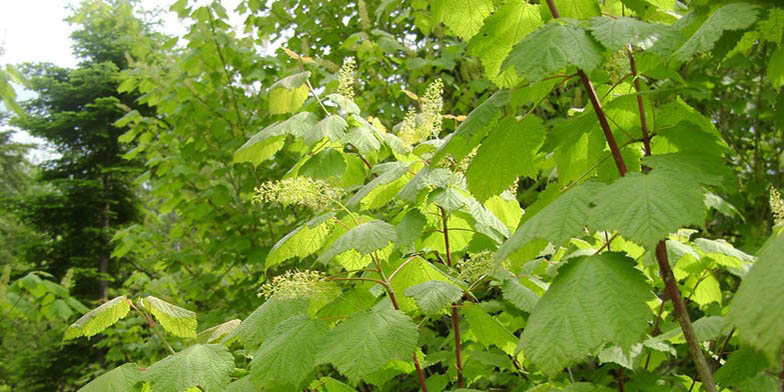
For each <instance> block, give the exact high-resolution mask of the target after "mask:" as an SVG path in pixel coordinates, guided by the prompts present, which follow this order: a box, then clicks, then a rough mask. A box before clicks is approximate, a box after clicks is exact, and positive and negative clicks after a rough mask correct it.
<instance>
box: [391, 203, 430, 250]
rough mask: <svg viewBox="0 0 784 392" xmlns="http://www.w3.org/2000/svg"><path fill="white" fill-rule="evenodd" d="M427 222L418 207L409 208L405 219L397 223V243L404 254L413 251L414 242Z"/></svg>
mask: <svg viewBox="0 0 784 392" xmlns="http://www.w3.org/2000/svg"><path fill="white" fill-rule="evenodd" d="M425 224H427V219H426V218H425V216H424V215H422V213H421V212H419V210H417V209H412V210H409V211H408V212H407V213H406V215H405V216H403V220H401V221H400V223H398V224H397V226H396V227H395V231H396V232H397V236H396V237H395V245H397V247H398V248H399V249H400V250H401V252H402V253H403V254H406V253H411V252H413V249H414V244H415V243H416V240H417V238H419V236H420V235H422V230H424V228H425Z"/></svg>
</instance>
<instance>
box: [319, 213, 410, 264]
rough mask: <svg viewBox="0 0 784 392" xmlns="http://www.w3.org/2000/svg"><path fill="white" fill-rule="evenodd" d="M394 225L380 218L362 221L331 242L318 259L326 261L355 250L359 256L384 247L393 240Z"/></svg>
mask: <svg viewBox="0 0 784 392" xmlns="http://www.w3.org/2000/svg"><path fill="white" fill-rule="evenodd" d="M395 235H396V234H395V226H392V225H390V224H389V223H386V222H384V221H381V220H374V221H371V222H367V223H363V224H361V225H359V226H356V227H354V228H352V229H351V230H349V231H348V232H347V233H345V234H343V235H342V236H340V238H338V239H337V240H336V241H335V242H333V243H332V245H330V246H329V247H328V248H327V249H326V250H325V251H324V253H322V254H321V256H319V258H318V260H319V261H321V262H327V261H330V260H332V259H333V258H335V256H338V255H340V254H342V253H344V252H348V251H349V250H356V251H357V252H359V254H360V255H361V256H367V255H368V254H370V253H372V252H375V251H377V250H381V249H383V248H386V246H387V245H389V243H390V242H392V241H394V240H395Z"/></svg>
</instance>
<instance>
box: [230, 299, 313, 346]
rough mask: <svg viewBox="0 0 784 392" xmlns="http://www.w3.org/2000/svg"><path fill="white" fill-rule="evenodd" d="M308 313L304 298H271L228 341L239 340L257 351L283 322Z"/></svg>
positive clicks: (244, 321) (243, 321)
mask: <svg viewBox="0 0 784 392" xmlns="http://www.w3.org/2000/svg"><path fill="white" fill-rule="evenodd" d="M307 311H308V300H307V299H304V298H292V299H288V298H287V299H278V298H270V299H268V300H267V301H266V302H264V303H263V304H262V305H261V306H259V307H258V308H257V309H256V310H254V311H253V313H251V314H250V316H248V317H247V318H246V319H245V320H242V322H241V323H240V325H239V326H238V327H237V328H236V329H235V330H234V331H233V332H232V333H231V334H230V335H229V336H227V337H226V339H225V340H226V341H230V340H232V339H233V338H235V337H236V338H239V340H240V341H242V343H243V344H244V345H245V348H246V349H248V350H255V349H256V348H257V347H259V346H261V344H262V343H264V341H265V340H266V339H267V337H268V336H270V332H272V330H273V329H274V328H275V327H276V326H277V325H278V324H280V323H281V322H282V321H283V320H286V319H288V318H289V317H293V316H296V315H300V314H306V312H307Z"/></svg>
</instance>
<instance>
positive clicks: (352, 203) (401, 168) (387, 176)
mask: <svg viewBox="0 0 784 392" xmlns="http://www.w3.org/2000/svg"><path fill="white" fill-rule="evenodd" d="M411 166H412V165H408V164H405V163H402V162H395V163H394V164H392V165H391V167H390V168H389V169H387V170H385V171H384V172H383V173H381V174H379V175H378V176H377V177H376V178H374V179H373V180H371V181H370V182H369V183H367V184H366V185H365V186H363V187H362V188H360V189H359V190H358V191H357V193H355V194H354V196H352V197H351V199H349V200H348V202H346V206H349V207H356V206H357V205H359V204H360V203H361V202H362V200H364V199H365V197H367V196H368V195H369V194H370V193H371V192H373V190H374V189H376V188H378V187H380V186H383V185H387V184H391V183H393V182H395V181H396V180H397V179H399V178H401V177H402V176H403V175H404V174H406V173H407V172H408V170H409V169H410V168H411ZM376 167H378V166H376ZM395 194H397V192H395ZM393 196H394V195H393Z"/></svg>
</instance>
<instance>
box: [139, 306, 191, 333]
mask: <svg viewBox="0 0 784 392" xmlns="http://www.w3.org/2000/svg"><path fill="white" fill-rule="evenodd" d="M142 303H143V304H144V307H145V308H147V309H149V310H150V313H152V314H153V316H155V319H156V320H158V322H159V323H160V324H161V326H163V329H165V330H166V331H168V332H169V333H172V334H174V335H177V336H180V337H183V338H195V337H196V327H197V321H196V313H194V312H191V311H190V310H188V309H184V308H181V307H179V306H176V305H172V304H170V303H168V302H166V301H164V300H162V299H160V298H156V297H153V296H148V297H146V298H144V300H143V301H142Z"/></svg>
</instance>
